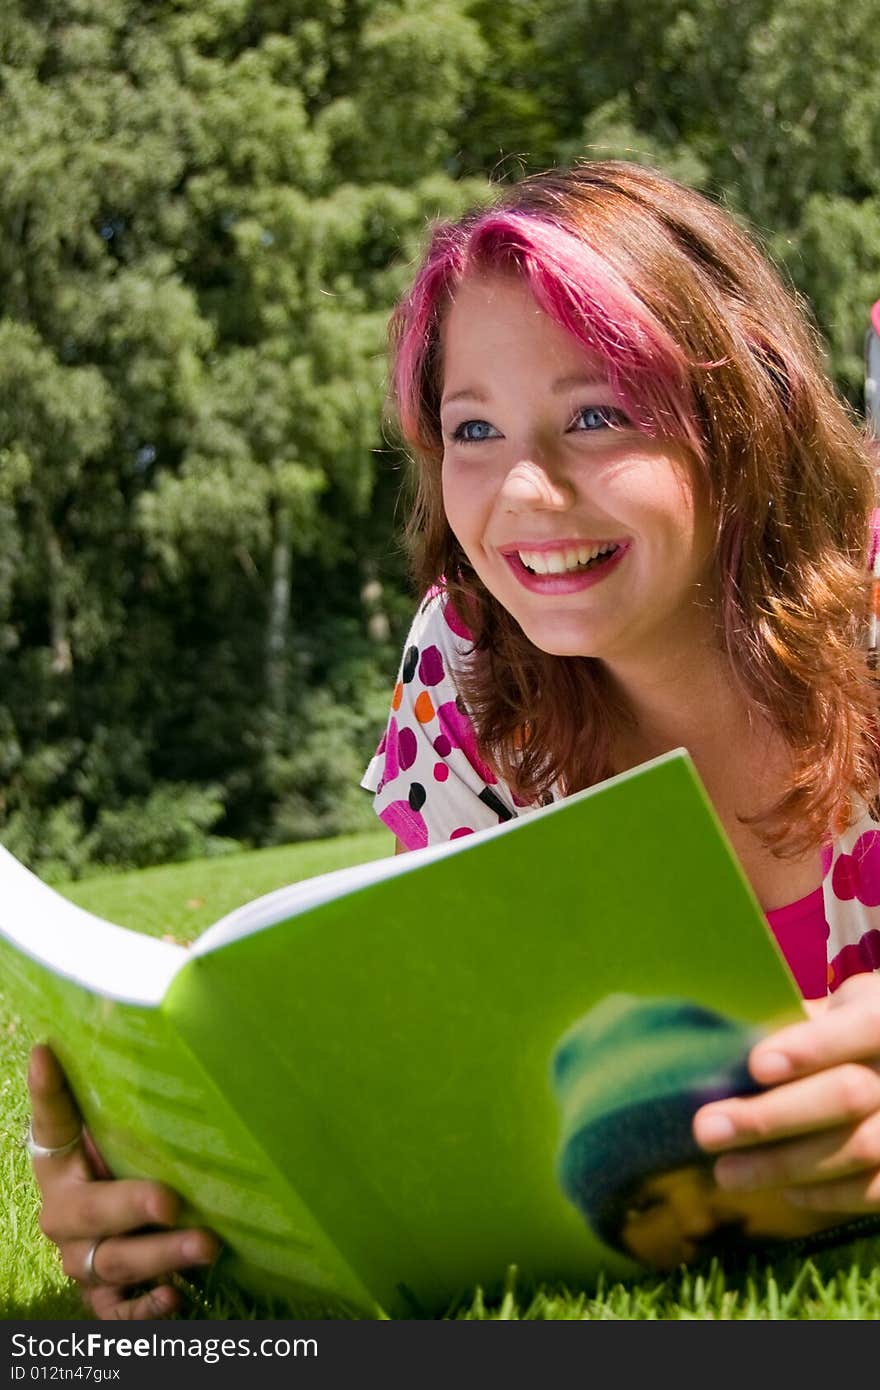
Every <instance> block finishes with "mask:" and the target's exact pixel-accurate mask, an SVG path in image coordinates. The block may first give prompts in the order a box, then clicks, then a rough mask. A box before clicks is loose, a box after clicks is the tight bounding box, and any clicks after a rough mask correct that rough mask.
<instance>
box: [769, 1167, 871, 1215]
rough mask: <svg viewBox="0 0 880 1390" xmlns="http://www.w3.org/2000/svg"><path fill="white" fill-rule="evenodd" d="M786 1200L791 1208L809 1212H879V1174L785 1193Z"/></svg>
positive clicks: (824, 1183)
mask: <svg viewBox="0 0 880 1390" xmlns="http://www.w3.org/2000/svg"><path fill="white" fill-rule="evenodd" d="M784 1195H785V1197H786V1199H787V1200H788V1201H789V1202H791V1204H792V1206H796V1207H808V1208H809V1209H810V1210H811V1211H829V1212H831V1211H839V1212H845V1213H847V1214H854V1213H859V1212H868V1213H873V1214H875V1215H876V1214H877V1213H878V1212H880V1174H878V1173H877V1172H873V1173H865V1174H861V1175H859V1176H858V1177H853V1178H843V1179H841V1180H840V1181H838V1182H820V1183H813V1184H811V1185H810V1186H809V1187H793V1188H790V1189H786V1190H785V1193H784Z"/></svg>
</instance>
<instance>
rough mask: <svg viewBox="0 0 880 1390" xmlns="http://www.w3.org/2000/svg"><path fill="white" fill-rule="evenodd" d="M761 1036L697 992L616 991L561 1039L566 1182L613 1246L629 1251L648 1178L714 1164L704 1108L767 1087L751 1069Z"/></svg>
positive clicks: (556, 1071)
mask: <svg viewBox="0 0 880 1390" xmlns="http://www.w3.org/2000/svg"><path fill="white" fill-rule="evenodd" d="M761 1036H763V1034H762V1031H761V1030H760V1029H757V1028H754V1027H752V1026H747V1025H745V1024H742V1023H738V1022H736V1021H735V1020H734V1019H732V1018H727V1017H725V1016H724V1015H723V1014H720V1013H716V1012H715V1011H714V1010H713V1009H707V1008H703V1007H702V1005H700V1004H696V1003H694V1002H693V1001H691V1000H688V999H675V998H662V999H657V998H638V997H637V996H635V995H632V994H611V995H607V996H606V997H605V998H604V999H603V1000H601V1002H600V1003H599V1004H597V1005H596V1006H595V1008H593V1009H591V1010H590V1011H589V1013H586V1014H584V1016H583V1018H581V1019H580V1020H579V1021H578V1022H577V1023H576V1024H575V1025H574V1026H573V1027H572V1028H571V1029H569V1031H568V1032H567V1033H566V1034H565V1036H564V1037H563V1038H562V1039H561V1040H560V1042H559V1045H558V1047H557V1048H556V1051H555V1053H554V1055H553V1062H552V1082H553V1090H554V1093H555V1095H556V1098H557V1100H558V1102H559V1106H560V1110H561V1116H562V1135H561V1141H560V1147H559V1152H558V1159H557V1173H558V1177H559V1182H560V1185H561V1187H562V1190H563V1192H564V1193H565V1195H566V1196H567V1197H568V1198H569V1199H570V1200H571V1201H572V1202H573V1203H574V1205H575V1206H576V1207H577V1208H578V1210H579V1211H580V1212H581V1214H582V1215H583V1216H584V1218H585V1219H586V1222H587V1224H588V1225H589V1226H590V1228H591V1229H592V1230H593V1231H594V1232H595V1234H596V1235H597V1236H598V1237H599V1238H600V1239H601V1240H603V1241H604V1242H605V1243H606V1244H608V1245H611V1246H613V1247H615V1248H617V1249H622V1248H623V1247H622V1245H621V1239H620V1233H621V1230H622V1227H623V1220H624V1216H625V1212H626V1207H627V1204H628V1202H629V1201H630V1200H631V1199H632V1196H633V1193H634V1191H635V1190H636V1189H637V1188H638V1187H639V1185H640V1184H641V1183H642V1182H643V1181H644V1180H645V1179H646V1178H649V1177H652V1176H653V1175H655V1174H657V1173H663V1172H669V1171H670V1170H671V1169H673V1168H681V1167H685V1166H688V1165H691V1164H695V1163H705V1162H707V1155H706V1154H705V1152H704V1151H703V1150H702V1149H701V1148H700V1147H699V1145H698V1144H697V1142H696V1140H695V1139H694V1137H693V1134H692V1133H691V1121H692V1120H693V1117H694V1114H695V1113H696V1111H697V1110H699V1108H700V1106H701V1105H705V1104H706V1103H707V1102H708V1101H711V1100H719V1099H721V1098H722V1097H723V1096H729V1095H748V1094H754V1093H755V1092H756V1091H759V1090H761V1089H762V1088H761V1087H760V1086H759V1085H758V1083H757V1082H756V1081H754V1080H753V1079H752V1077H751V1076H750V1074H749V1071H748V1066H747V1058H748V1053H749V1051H750V1049H751V1047H752V1046H753V1045H754V1043H755V1042H757V1040H758V1038H759V1037H761Z"/></svg>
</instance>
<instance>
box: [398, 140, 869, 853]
mask: <svg viewBox="0 0 880 1390" xmlns="http://www.w3.org/2000/svg"><path fill="white" fill-rule="evenodd" d="M481 269H495V270H497V269H504V270H507V271H512V272H514V273H516V274H518V275H521V276H522V277H523V278H524V279H525V281H526V283H527V284H528V286H529V288H530V289H531V291H532V293H533V294H534V296H535V298H536V300H537V302H538V303H539V304H540V305H541V307H542V308H543V309H545V311H546V312H548V313H549V314H551V316H552V317H553V318H554V319H555V320H556V321H557V322H558V323H559V324H560V325H561V326H563V327H564V328H566V329H567V330H568V331H569V332H571V333H572V334H573V335H574V336H575V337H576V338H577V339H578V340H579V341H580V342H581V343H582V344H583V346H584V349H585V351H586V352H588V353H590V354H592V355H593V356H596V355H598V356H599V357H600V358H601V359H602V361H603V365H604V366H605V369H606V372H607V376H608V380H609V383H610V385H611V387H612V391H613V392H614V394H615V396H616V397H617V399H618V400H619V402H620V403H621V404H622V405H623V407H624V408H625V409H626V410H627V412H628V414H629V415H630V417H631V418H632V419H633V420H634V421H635V422H636V424H637V426H638V428H640V429H642V430H644V431H646V432H647V433H650V434H654V435H659V436H661V437H664V438H669V439H674V440H676V441H678V442H679V443H682V444H684V445H685V446H686V447H688V448H689V449H690V451H691V453H692V455H693V456H694V458H695V459H696V461H697V463H698V466H699V469H700V471H701V474H702V476H703V477H704V479H705V482H706V485H707V492H708V496H709V500H710V507H711V510H712V516H713V518H714V525H715V535H716V551H715V557H716V567H715V595H714V601H715V611H716V613H717V631H718V641H719V645H720V646H721V648H722V649H723V651H724V652H725V653H726V654H727V656H728V658H729V663H730V670H731V675H732V679H733V680H735V681H736V682H738V684H739V687H740V688H741V690H742V691H743V692H744V694H745V696H746V698H747V701H748V702H749V705H750V707H751V708H753V709H754V710H755V711H757V712H759V713H760V714H761V715H762V716H763V717H764V718H766V719H767V720H769V721H770V722H771V724H772V725H773V726H774V727H775V728H777V729H778V730H780V731H781V733H782V734H783V736H784V738H785V740H786V741H787V743H788V745H789V747H790V749H791V752H792V768H793V772H792V778H791V782H790V786H789V787H788V788H787V790H786V791H785V793H784V794H783V796H782V797H781V798H779V799H778V800H777V801H776V802H775V804H773V805H772V806H770V807H767V808H765V809H764V810H762V812H761V813H760V814H759V815H757V816H755V817H753V818H751V823H753V824H754V825H755V827H756V829H757V831H758V833H759V835H760V836H761V838H762V840H763V841H764V843H765V844H767V845H768V846H770V847H772V848H773V849H774V850H775V852H776V853H777V854H779V855H788V854H797V853H800V852H802V851H804V850H806V849H807V848H809V847H811V846H813V845H818V844H821V843H824V842H827V840H828V838H829V835H830V834H831V831H832V828H836V829H838V830H839V829H840V828H842V827H843V825H845V824H846V823H847V822H848V820H849V819H850V814H849V805H850V797H851V793H852V792H855V793H857V794H858V795H860V796H861V797H862V798H863V799H865V800H867V801H873V800H874V797H875V795H876V790H877V773H878V758H877V737H876V690H875V677H874V675H873V672H872V671H871V670H870V669H869V665H868V662H867V660H866V651H865V646H866V636H867V619H868V612H869V601H870V586H869V578H868V572H869V558H870V556H869V547H870V535H871V513H872V509H873V508H874V505H875V492H876V488H875V472H874V466H873V465H872V462H871V454H870V449H869V445H868V441H867V439H866V438H865V436H864V434H863V432H862V431H861V429H860V428H859V426H858V424H857V423H856V422H855V420H854V419H853V418H851V416H850V413H849V411H848V409H847V407H845V405H844V404H843V403H842V402H841V401H840V400H839V399H838V397H837V395H836V394H835V392H834V389H833V387H832V384H831V382H830V381H829V379H828V377H827V375H826V373H825V371H824V369H823V367H822V363H821V350H820V345H819V340H818V336H817V334H816V332H815V330H814V329H813V328H812V326H811V324H810V321H809V319H808V316H807V315H806V313H805V312H804V310H803V308H802V306H801V305H800V304H799V302H798V301H797V299H796V298H795V297H794V295H793V294H792V293H791V292H790V291H789V290H787V289H786V287H785V286H784V285H783V283H782V281H781V279H780V277H779V275H778V274H777V272H776V271H775V269H774V268H773V266H772V265H771V264H770V263H769V261H768V259H767V257H766V256H765V254H764V253H763V251H762V250H760V249H759V247H758V245H757V244H756V242H755V240H754V239H753V238H752V236H750V235H749V234H748V233H747V232H745V231H744V230H743V229H742V228H741V227H740V226H739V225H738V223H737V222H736V221H735V220H734V219H733V218H732V217H731V216H730V215H729V214H728V213H727V212H725V211H724V210H723V209H722V208H721V207H720V206H718V205H717V204H716V203H715V202H714V201H712V200H711V199H709V198H707V197H704V196H703V195H701V194H698V193H696V192H694V191H692V190H691V189H688V188H687V187H685V186H683V185H681V184H679V183H677V182H675V181H673V180H672V179H669V178H667V177H665V176H663V175H661V174H659V173H657V172H656V171H654V170H652V169H648V168H644V167H642V166H639V165H636V164H631V163H618V162H604V161H603V162H598V161H597V162H584V163H579V164H577V165H575V166H574V167H573V168H572V169H570V170H567V171H552V172H549V173H545V174H540V175H535V176H532V177H529V178H526V179H523V180H522V181H521V182H520V183H518V184H516V185H514V186H512V187H509V188H507V189H505V190H504V191H503V192H502V193H501V194H500V196H499V197H497V198H496V200H495V201H494V202H493V203H492V205H491V206H490V207H488V208H482V209H477V210H475V211H473V212H471V213H468V214H466V215H465V216H464V217H462V218H461V219H459V220H458V221H456V222H442V223H438V224H437V225H435V227H434V228H433V233H432V236H431V238H430V244H429V246H428V250H427V253H426V255H425V257H424V258H423V261H422V263H421V266H420V269H419V271H418V273H417V275H416V277H415V280H414V282H413V285H412V287H411V289H410V291H409V292H408V293H407V294H406V295H405V296H404V298H403V299H402V300H401V301H400V303H399V304H398V306H397V308H396V309H395V312H394V314H393V316H392V319H391V324H390V347H391V368H392V376H391V381H392V385H391V402H392V405H393V407H394V409H395V412H396V416H397V420H398V424H399V427H400V431H401V433H402V436H403V440H404V442H405V445H406V447H407V449H408V451H409V453H410V455H411V457H412V460H413V463H414V465H415V470H414V481H415V495H414V499H413V509H412V514H411V520H410V524H409V527H408V532H407V538H408V543H409V546H410V552H411V559H412V567H413V573H414V577H415V579H416V582H417V583H418V585H419V586H420V588H421V589H422V590H425V589H428V588H430V587H431V586H432V585H435V584H437V583H441V584H442V585H443V586H444V587H445V588H446V590H447V591H448V595H449V598H450V599H451V600H452V602H453V604H454V606H455V608H456V609H457V611H458V612H459V613H460V615H461V616H462V617H463V618H464V619H465V621H466V623H467V624H468V627H469V628H470V631H471V633H472V634H473V651H472V654H471V657H470V658H469V660H468V661H467V663H466V664H465V665H464V667H463V669H462V671H461V672H459V673H458V675H459V681H460V688H461V690H462V694H463V696H464V699H465V700H466V702H467V705H468V707H469V711H470V713H471V716H472V718H473V720H474V727H475V732H476V736H477V741H478V743H479V745H480V749H481V752H482V754H483V756H484V757H485V759H486V761H487V762H488V763H489V764H490V765H491V766H492V767H493V768H494V769H495V771H496V772H497V773H498V774H499V775H500V776H501V777H503V778H504V779H505V780H507V781H508V782H510V783H511V785H512V787H513V788H514V790H515V792H516V793H517V795H518V796H519V797H521V798H522V799H523V800H524V801H526V802H528V803H531V802H536V801H542V800H546V799H547V798H548V796H549V794H550V789H551V788H552V787H553V786H554V784H556V785H559V786H561V787H563V788H564V789H565V791H566V792H569V793H570V792H574V791H577V790H579V789H581V788H583V787H588V786H591V785H592V784H594V783H595V782H597V781H600V780H602V779H603V778H604V777H607V776H608V775H610V774H611V773H612V772H613V771H614V770H615V769H614V768H613V767H612V766H611V762H610V759H611V748H612V741H613V738H614V735H615V731H616V730H618V729H619V728H620V727H621V723H622V722H625V721H626V720H627V718H628V714H627V711H626V710H625V709H623V708H621V707H620V705H619V703H618V702H617V701H616V699H615V696H614V693H613V690H612V686H611V682H610V681H609V679H608V677H607V673H606V672H605V669H604V667H603V665H602V663H601V661H599V660H598V659H594V658H590V657H560V656H553V655H548V654H547V653H545V652H542V651H541V650H540V649H539V648H537V647H536V646H534V644H533V643H532V642H530V641H529V640H528V639H527V638H526V637H525V635H524V634H523V632H522V630H521V629H520V627H519V625H518V624H517V623H516V622H515V621H514V619H513V618H512V617H511V616H510V614H509V613H508V612H507V611H506V610H505V609H504V608H503V607H502V606H501V605H500V604H499V603H498V602H497V601H496V600H495V599H494V598H493V597H492V595H491V594H490V593H489V592H488V591H487V590H486V589H485V587H484V586H483V584H482V583H481V581H480V580H479V578H478V577H477V575H476V574H475V573H474V571H473V569H472V568H471V566H470V564H469V563H468V560H467V557H466V556H465V554H464V552H463V551H462V549H461V547H460V546H459V544H458V542H457V540H456V538H455V536H454V535H453V534H452V531H451V530H450V527H449V525H448V523H447V521H446V517H445V515H444V511H443V504H442V495H441V482H440V466H441V462H442V456H443V445H442V437H441V431H440V418H439V404H440V396H441V392H442V381H441V375H442V361H441V347H442V344H441V332H442V326H443V319H444V315H445V312H446V311H447V309H448V306H449V304H450V302H451V299H452V297H453V296H454V293H455V289H456V286H457V285H458V284H459V283H460V282H461V279H462V277H463V276H464V275H465V274H467V273H468V272H469V271H471V272H472V271H474V270H477V271H479V270H481Z"/></svg>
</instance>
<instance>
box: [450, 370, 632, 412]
mask: <svg viewBox="0 0 880 1390" xmlns="http://www.w3.org/2000/svg"><path fill="white" fill-rule="evenodd" d="M607 385H608V382H607V381H606V380H605V378H604V377H601V376H583V375H581V374H580V373H576V374H575V375H574V376H559V377H557V378H556V380H555V381H554V382H553V383H552V385H551V387H550V390H551V391H552V392H553V393H554V394H557V393H558V392H560V391H568V390H570V389H571V388H572V387H573V386H580V387H593V386H607ZM488 399H489V397H488V396H487V395H486V393H485V391H481V390H479V388H477V387H473V386H466V387H465V388H464V390H463V391H453V393H452V395H451V396H444V397H443V399H442V400H441V402H440V404H441V406H444V405H451V404H452V402H453V401H462V400H468V401H482V402H483V404H485V403H486V401H488Z"/></svg>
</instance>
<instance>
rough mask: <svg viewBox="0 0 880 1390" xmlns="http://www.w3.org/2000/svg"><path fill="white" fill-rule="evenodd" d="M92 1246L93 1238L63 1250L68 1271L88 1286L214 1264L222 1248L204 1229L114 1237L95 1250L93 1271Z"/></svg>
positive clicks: (121, 1284)
mask: <svg viewBox="0 0 880 1390" xmlns="http://www.w3.org/2000/svg"><path fill="white" fill-rule="evenodd" d="M92 1246H93V1241H91V1240H71V1241H67V1242H66V1243H65V1245H64V1247H63V1249H62V1260H61V1264H62V1268H63V1270H64V1273H65V1274H66V1275H67V1277H68V1278H69V1279H76V1280H78V1281H80V1282H81V1283H83V1284H84V1285H85V1287H86V1288H93V1287H94V1288H98V1287H100V1286H101V1285H102V1284H109V1285H110V1286H115V1287H117V1288H123V1289H124V1288H126V1287H128V1286H130V1285H133V1284H146V1283H149V1282H151V1281H152V1280H154V1279H162V1278H167V1276H168V1275H169V1274H174V1273H175V1272H176V1271H178V1270H182V1269H192V1268H193V1267H194V1266H196V1265H209V1264H212V1263H213V1262H214V1260H215V1259H216V1257H217V1251H218V1245H217V1240H216V1237H215V1236H213V1235H212V1234H211V1233H210V1232H209V1231H202V1230H188V1231H171V1232H165V1231H163V1232H159V1233H156V1234H151V1235H138V1236H110V1237H108V1238H107V1239H105V1240H102V1241H101V1242H100V1244H99V1245H98V1248H97V1249H96V1250H95V1252H94V1256H93V1259H92V1267H91V1274H89V1273H88V1270H87V1264H86V1260H87V1256H88V1253H89V1251H90V1250H91V1249H92Z"/></svg>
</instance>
